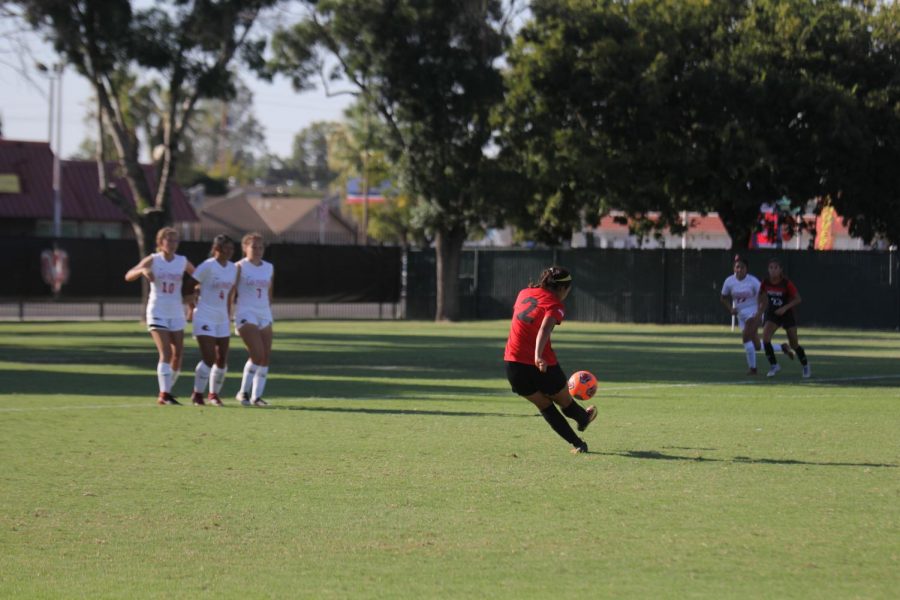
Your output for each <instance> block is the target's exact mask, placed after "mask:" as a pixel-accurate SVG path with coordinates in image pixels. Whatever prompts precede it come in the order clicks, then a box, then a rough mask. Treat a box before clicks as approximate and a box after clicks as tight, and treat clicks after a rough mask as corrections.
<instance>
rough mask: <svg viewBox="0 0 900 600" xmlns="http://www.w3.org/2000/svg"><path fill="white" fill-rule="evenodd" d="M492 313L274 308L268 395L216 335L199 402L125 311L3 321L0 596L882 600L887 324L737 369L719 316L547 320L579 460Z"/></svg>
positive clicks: (890, 416)
mask: <svg viewBox="0 0 900 600" xmlns="http://www.w3.org/2000/svg"><path fill="white" fill-rule="evenodd" d="M506 329H507V324H506V323H501V322H479V323H464V324H453V325H449V324H431V323H421V322H365V323H359V322H292V323H288V322H284V323H278V324H277V338H276V348H275V357H274V361H273V366H272V369H271V375H270V377H269V385H268V389H267V392H268V393H267V394H266V396H267V398H268V399H269V400H270V401H271V402H272V403H273V406H272V407H271V408H269V409H257V408H241V407H240V406H236V403H235V402H234V400H233V399H231V398H233V395H234V392H235V389H236V386H237V382H238V378H239V376H240V365H242V364H243V361H244V360H245V357H246V354H245V352H244V350H243V348H242V347H241V346H240V342H239V340H237V339H235V340H233V348H232V356H231V360H230V366H231V370H230V373H229V377H228V380H227V382H226V387H225V390H224V391H223V398H226V403H227V404H228V406H226V407H225V408H221V409H215V408H208V407H205V408H195V407H190V406H185V407H180V408H179V407H157V406H155V405H154V403H153V401H154V399H155V395H156V380H155V371H154V369H155V364H156V356H155V351H154V350H153V346H152V343H151V341H150V338H149V336H148V335H147V333H146V332H145V331H144V330H143V329H142V328H141V327H140V325H139V324H137V323H103V324H87V323H84V324H57V323H46V324H8V323H7V324H0V452H2V461H0V548H2V567H0V597H4V598H7V597H28V598H32V597H47V598H58V597H85V598H103V597H108V598H114V597H115V598H153V597H156V598H173V597H181V598H195V597H216V598H225V597H234V598H238V597H240V598H260V597H290V598H294V597H297V598H348V597H353V598H423V597H424V598H432V597H469V598H549V597H569V598H571V597H578V598H599V597H608V598H626V597H641V598H656V597H670V598H684V597H698V598H739V597H762V598H828V597H835V598H851V597H852V598H896V597H897V590H898V589H900V388H898V384H900V334H896V333H884V332H866V333H862V332H853V331H838V330H810V329H801V332H800V333H801V342H802V343H803V344H804V346H805V347H806V349H807V352H808V354H809V356H810V360H811V364H812V366H813V379H812V380H810V381H801V379H800V377H799V372H800V369H799V365H798V364H797V363H796V362H793V363H791V362H788V361H782V362H783V363H786V364H784V367H785V368H784V370H783V371H782V373H781V374H779V377H777V378H776V379H775V380H766V378H765V377H764V376H763V377H760V378H758V379H755V380H753V381H750V380H748V378H746V377H745V376H744V371H745V364H744V357H743V352H742V349H741V347H740V343H739V338H738V336H737V334H735V333H731V332H729V331H728V329H727V328H726V327H724V326H723V327H674V326H670V327H658V326H635V325H598V324H587V323H566V324H565V325H564V326H562V327H560V328H559V329H558V330H557V331H556V332H554V347H555V348H556V350H557V352H558V353H559V355H560V357H561V359H562V364H563V367H564V368H565V369H567V370H568V371H574V370H577V369H590V370H592V371H593V372H594V373H595V374H597V376H598V377H599V378H600V380H601V389H600V391H599V393H598V396H597V397H596V400H597V404H598V406H599V407H600V410H601V412H600V417H599V418H598V420H597V421H595V422H594V424H593V425H592V426H591V428H590V429H588V431H587V432H586V433H585V438H586V440H587V441H588V443H589V444H590V449H591V452H590V453H589V454H587V455H581V456H573V455H570V454H569V452H568V446H567V444H565V442H563V441H562V440H561V439H559V438H557V437H556V435H555V434H554V433H553V432H552V431H551V430H550V428H549V427H548V426H547V425H546V423H545V422H544V421H543V419H542V418H540V416H539V415H538V414H537V412H536V410H534V409H533V408H531V406H530V405H529V404H528V403H527V402H526V401H525V400H523V399H520V398H517V397H515V396H513V395H512V393H511V392H509V389H508V385H507V383H506V381H505V379H504V375H503V369H502V362H501V357H502V347H503V343H504V341H505V336H506ZM186 345H187V347H188V350H187V352H186V360H185V367H186V371H185V374H183V375H182V378H181V379H180V380H179V382H178V384H177V385H176V389H175V392H176V395H178V396H180V397H181V398H182V399H183V400H187V399H188V392H189V390H190V386H191V382H192V368H193V365H194V364H196V361H197V358H198V353H197V349H196V345H195V344H194V342H193V340H187V344H186ZM760 358H761V364H764V363H765V359H764V357H762V356H761V357H760Z"/></svg>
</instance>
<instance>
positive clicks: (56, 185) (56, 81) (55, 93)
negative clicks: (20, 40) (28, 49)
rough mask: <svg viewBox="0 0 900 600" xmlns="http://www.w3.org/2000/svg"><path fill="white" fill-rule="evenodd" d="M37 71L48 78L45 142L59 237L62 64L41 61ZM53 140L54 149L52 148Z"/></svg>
mask: <svg viewBox="0 0 900 600" xmlns="http://www.w3.org/2000/svg"><path fill="white" fill-rule="evenodd" d="M36 66H37V68H38V70H39V71H42V72H44V73H47V79H49V80H50V111H49V115H48V119H47V121H48V123H47V143H48V144H49V145H50V152H51V154H53V237H54V238H56V239H59V238H60V237H61V236H62V193H61V181H60V180H61V173H60V161H59V153H60V152H62V73H63V64H62V63H57V64H55V65H53V66H52V67H47V66H46V65H44V64H43V63H37V65H36ZM54 107H55V108H56V115H55V124H56V139H55V140H54V135H53V125H54V114H53V109H54ZM54 141H55V142H56V149H55V150H54V148H53V146H54Z"/></svg>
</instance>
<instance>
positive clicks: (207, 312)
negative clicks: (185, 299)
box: [193, 258, 237, 323]
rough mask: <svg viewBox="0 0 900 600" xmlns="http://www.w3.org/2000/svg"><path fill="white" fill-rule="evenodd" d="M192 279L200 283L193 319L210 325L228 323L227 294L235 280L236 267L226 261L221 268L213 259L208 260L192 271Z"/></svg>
mask: <svg viewBox="0 0 900 600" xmlns="http://www.w3.org/2000/svg"><path fill="white" fill-rule="evenodd" d="M193 277H194V279H196V280H197V281H199V282H200V300H198V301H197V308H196V309H195V311H194V318H195V319H198V318H199V319H203V320H205V321H208V322H211V323H228V294H230V293H231V288H233V287H234V280H235V278H237V267H235V266H234V263H233V262H231V261H228V262H227V263H225V265H224V266H223V265H222V264H221V263H219V261H217V260H216V259H215V258H208V259H206V260H205V261H203V262H202V263H201V264H200V266H198V267H197V268H196V269H194V274H193Z"/></svg>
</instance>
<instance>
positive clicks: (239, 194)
mask: <svg viewBox="0 0 900 600" xmlns="http://www.w3.org/2000/svg"><path fill="white" fill-rule="evenodd" d="M323 210H324V211H327V217H328V218H327V224H326V227H327V229H329V230H332V231H334V230H338V231H345V232H348V233H352V232H355V230H356V228H355V227H354V226H353V225H352V224H350V223H347V222H346V221H345V220H344V218H343V217H342V216H341V215H340V214H339V213H338V212H337V211H335V210H333V209H332V208H330V207H328V206H327V205H326V204H325V203H323V201H322V200H321V199H319V198H295V197H285V196H258V195H254V194H251V193H247V192H245V191H243V190H240V191H236V192H232V193H231V194H229V195H228V196H225V197H222V198H207V199H206V201H205V202H204V203H203V206H202V208H200V209H199V215H200V222H201V226H202V227H203V228H204V229H211V228H219V229H222V230H225V231H233V232H246V231H258V232H259V233H261V234H262V235H263V236H265V237H266V238H273V237H276V238H277V237H280V236H285V235H290V234H292V233H297V232H300V231H318V229H319V218H320V216H322V215H321V213H320V212H318V211H323Z"/></svg>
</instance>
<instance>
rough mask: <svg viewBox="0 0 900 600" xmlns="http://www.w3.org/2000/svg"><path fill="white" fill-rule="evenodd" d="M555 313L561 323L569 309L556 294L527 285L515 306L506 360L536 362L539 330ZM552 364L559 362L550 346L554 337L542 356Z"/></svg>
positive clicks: (525, 362)
mask: <svg viewBox="0 0 900 600" xmlns="http://www.w3.org/2000/svg"><path fill="white" fill-rule="evenodd" d="M548 314H550V315H552V316H553V317H554V318H555V319H556V322H557V324H559V323H562V322H563V319H565V317H566V313H565V308H564V307H563V305H562V302H560V301H559V298H557V297H556V294H554V293H553V292H550V291H548V290H545V289H543V288H525V289H524V290H522V291H521V292H519V295H518V297H517V298H516V303H515V305H514V306H513V317H512V324H511V325H510V326H509V339H507V340H506V352H505V353H504V354H503V360H505V361H509V362H517V363H524V364H526V365H533V364H534V348H535V344H536V343H537V336H538V332H539V331H540V330H541V324H542V323H543V322H544V316H545V315H548ZM541 358H543V359H544V360H545V361H547V365H548V366H552V365H555V364H558V362H559V361H557V360H556V354H554V352H553V348H551V347H550V340H547V345H546V346H544V353H543V354H542V355H541Z"/></svg>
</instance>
